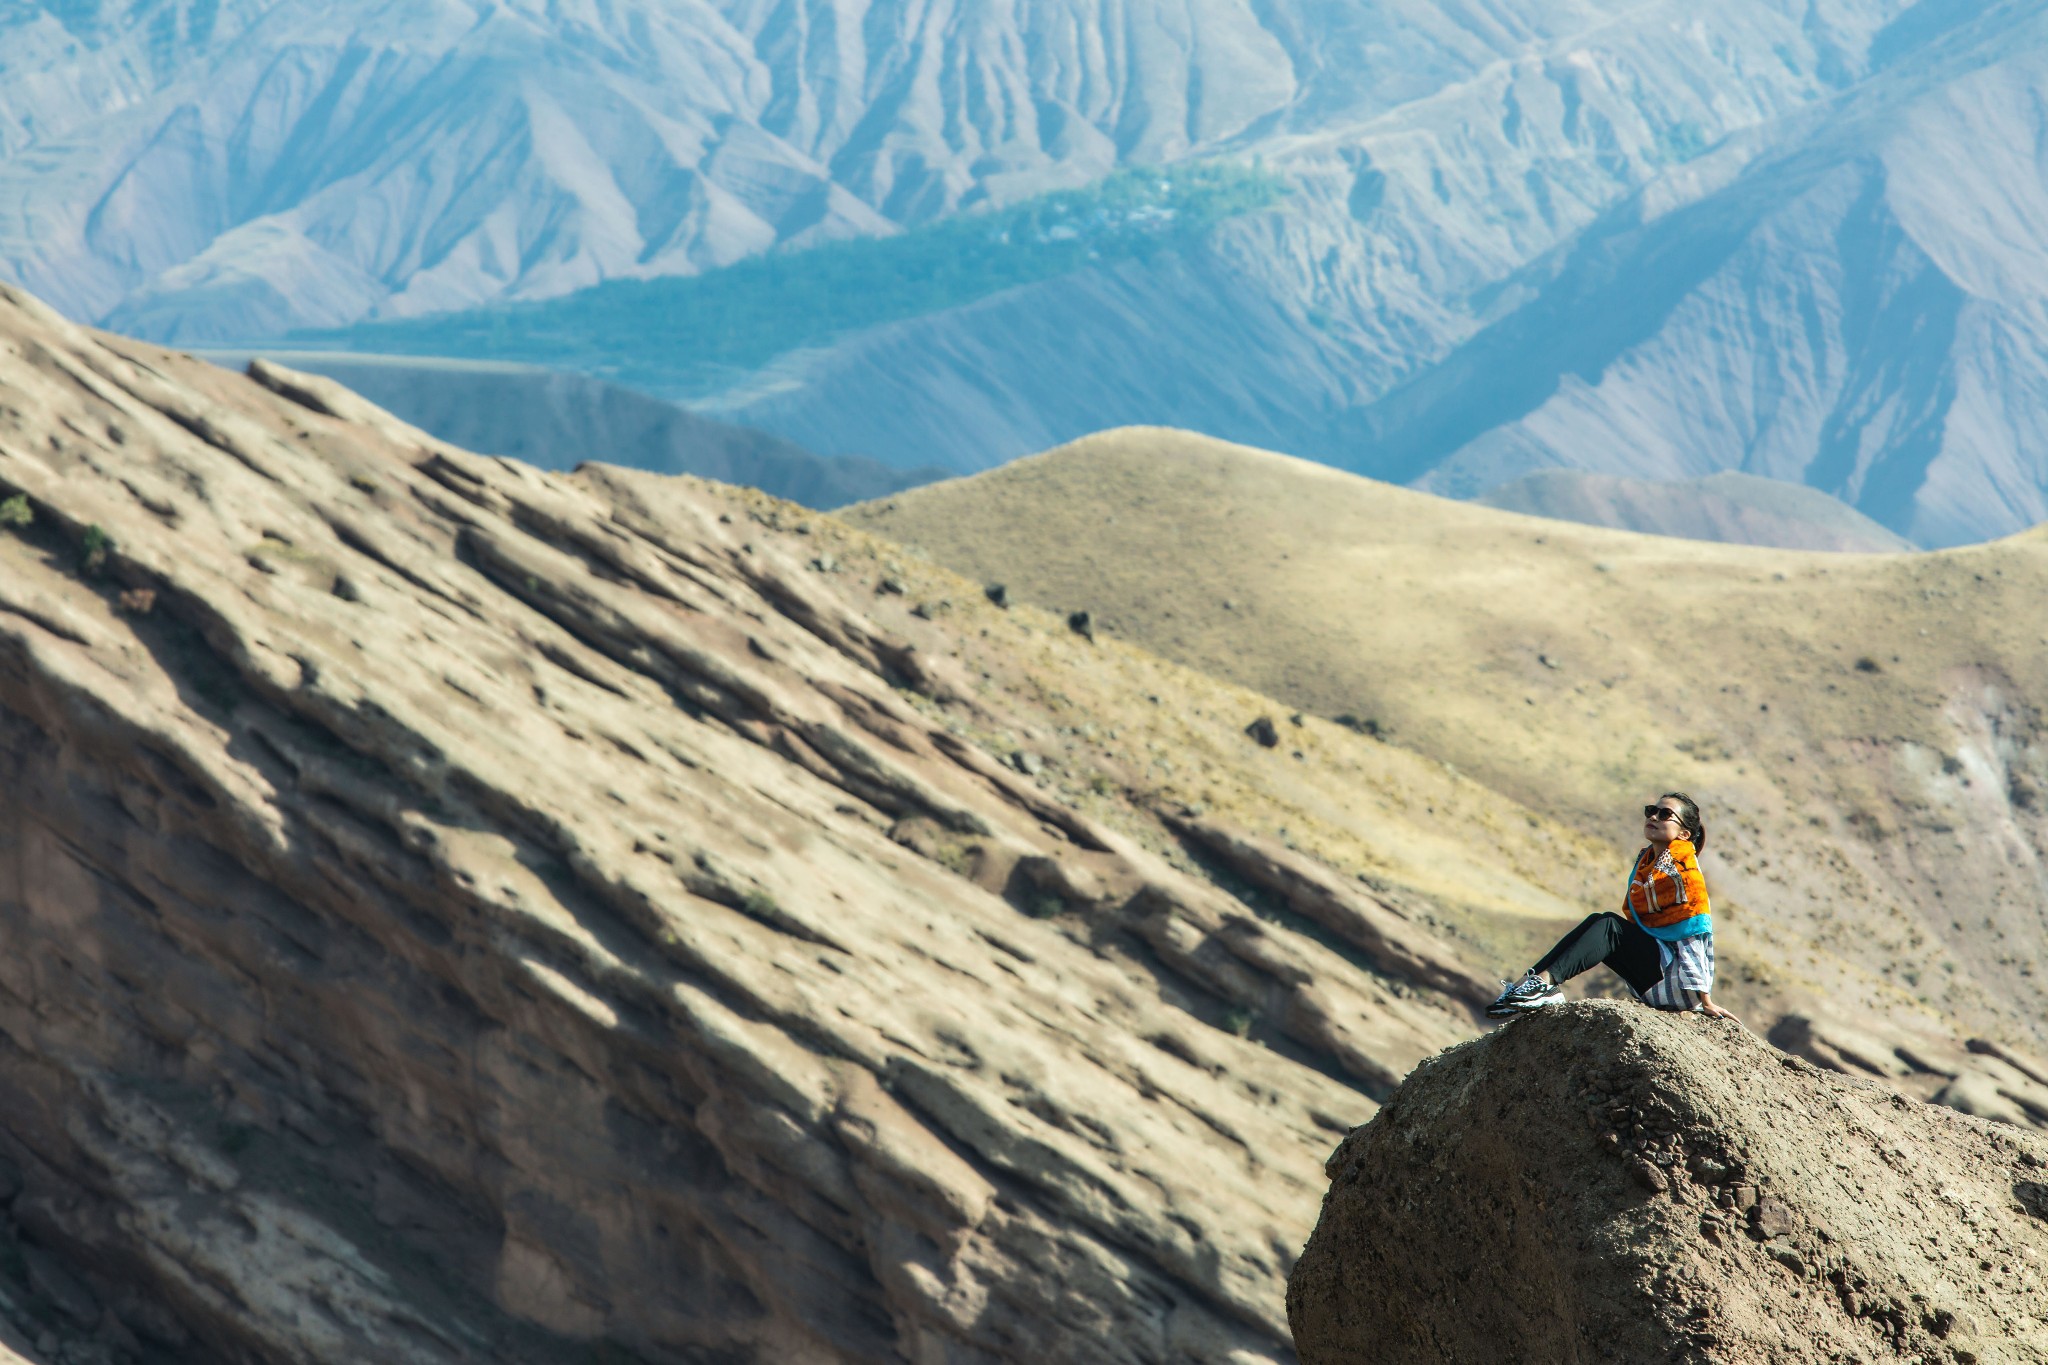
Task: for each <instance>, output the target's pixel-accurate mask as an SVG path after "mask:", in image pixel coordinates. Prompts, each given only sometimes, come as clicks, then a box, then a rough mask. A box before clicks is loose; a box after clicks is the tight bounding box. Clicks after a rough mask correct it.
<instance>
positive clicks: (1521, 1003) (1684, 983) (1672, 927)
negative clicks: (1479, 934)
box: [1486, 792, 1735, 1019]
mask: <svg viewBox="0 0 2048 1365" xmlns="http://www.w3.org/2000/svg"><path fill="white" fill-rule="evenodd" d="M1643 837H1644V838H1646V839H1648V840H1649V841H1650V842H1649V844H1648V846H1647V847H1645V848H1644V849H1643V851H1642V852H1641V853H1638V854H1637V855H1636V864H1635V867H1634V868H1633V869H1632V870H1631V871H1630V873H1629V879H1628V898H1627V900H1626V901H1624V902H1623V906H1622V908H1623V909H1624V910H1626V911H1627V912H1628V913H1627V915H1626V917H1624V916H1622V915H1616V914H1612V913H1609V912H1607V911H1604V910H1603V911H1601V912H1600V913H1599V914H1597V915H1588V916H1586V918H1585V920H1584V921H1583V922H1581V923H1580V925H1579V927H1578V928H1576V929H1574V930H1572V931H1571V932H1570V933H1568V934H1566V935H1565V936H1564V937H1563V938H1561V939H1559V940H1558V941H1557V946H1556V947H1555V948H1552V949H1551V950H1550V951H1549V952H1547V953H1545V954H1544V955H1543V958H1542V960H1541V961H1539V962H1538V963H1537V964H1536V965H1535V966H1533V967H1531V968H1530V969H1529V971H1528V974H1527V975H1525V976H1523V978H1522V979H1521V980H1520V981H1515V982H1503V983H1502V984H1503V985H1504V986H1506V987H1507V989H1505V990H1503V991H1502V992H1501V993H1500V998H1499V999H1497V1000H1495V1001H1494V1002H1493V1003H1492V1004H1491V1005H1488V1006H1487V1007H1486V1012H1487V1013H1488V1014H1489V1015H1491V1016H1493V1017H1494V1018H1496V1019H1505V1018H1507V1017H1509V1016H1510V1015H1515V1014H1527V1013H1528V1012H1529V1011H1531V1010H1537V1009H1541V1008H1543V1006H1545V1005H1548V1004H1550V1003H1552V1002H1553V1001H1556V1000H1561V999H1563V998H1564V992H1563V991H1561V990H1560V989H1558V988H1559V987H1560V986H1562V985H1563V984H1564V983H1565V982H1567V981H1569V980H1571V979H1572V978H1573V977H1575V976H1577V975H1578V974H1579V973H1580V972H1583V971H1588V970H1590V969H1591V968H1593V967H1594V966H1597V965H1598V964H1600V963H1602V962H1604V963H1606V964H1607V965H1608V966H1610V967H1612V968H1613V969H1614V971H1615V974H1616V975H1617V976H1619V977H1620V978H1621V979H1622V980H1623V981H1625V982H1627V983H1628V988H1629V990H1630V991H1632V992H1633V993H1634V994H1635V997H1636V999H1638V1000H1640V1001H1642V1002H1643V1003H1644V1004H1646V1005H1654V1006H1655V1007H1656V1008H1658V1009H1660V1010H1698V1011H1699V1012H1700V1013H1702V1014H1708V1015H1712V1016H1713V1017H1714V1018H1716V1019H1733V1018H1734V1017H1735V1016H1734V1015H1732V1014H1730V1013H1729V1012H1728V1011H1727V1010H1724V1009H1722V1008H1721V1007H1720V1006H1719V1005H1717V1004H1715V1003H1714V999H1713V996H1712V994H1711V992H1712V991H1713V989H1714V920H1713V914H1712V910H1711V907H1710V906H1709V905H1708V904H1707V883H1706V879H1705V878H1703V877H1702V876H1700V860H1699V851H1700V850H1701V849H1703V848H1705V847H1706V846H1707V826H1706V823H1705V822H1704V821H1703V820H1701V819H1700V808H1699V806H1698V804H1697V803H1695V802H1694V801H1693V799H1692V798H1691V797H1689V796H1687V795H1686V794H1685V793H1684V792H1666V793H1665V794H1664V795H1662V796H1660V797H1658V798H1657V804H1655V805H1653V806H1644V807H1643ZM1546 974H1547V975H1548V978H1549V979H1548V980H1545V976H1546Z"/></svg>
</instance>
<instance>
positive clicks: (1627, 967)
mask: <svg viewBox="0 0 2048 1365" xmlns="http://www.w3.org/2000/svg"><path fill="white" fill-rule="evenodd" d="M1602 963H1605V964H1606V965H1608V966H1609V967H1612V968H1613V969H1614V971H1615V973H1616V975H1618V976H1620V977H1621V979H1622V980H1624V981H1626V982H1628V984H1629V985H1631V986H1633V987H1634V988H1635V989H1636V990H1638V991H1646V990H1648V989H1650V987H1652V986H1654V985H1656V984H1657V983H1658V982H1659V981H1661V980H1663V979H1664V967H1663V962H1662V959H1661V958H1660V957H1659V956H1658V953H1657V940H1656V939H1654V938H1652V937H1651V936H1650V935H1649V934H1648V933H1646V932H1644V930H1643V929H1642V927H1641V926H1640V925H1637V924H1635V923H1633V922H1631V921H1629V920H1625V919H1623V918H1622V917H1621V916H1620V915H1616V914H1613V913H1611V912H1609V911H1605V910H1603V911H1601V912H1600V913H1599V914H1597V915H1588V916H1586V918H1585V919H1584V920H1582V921H1580V923H1579V927H1578V928H1576V929H1574V930H1572V931H1571V932H1570V933H1568V934H1566V935H1565V936H1564V937H1563V938H1561V939H1559V940H1558V941H1557V946H1556V947H1555V948H1552V949H1551V950H1550V951H1549V952H1547V953H1545V954H1544V955H1543V957H1542V959H1541V960H1540V961H1538V962H1537V964H1536V965H1535V966H1534V967H1532V968H1531V969H1530V970H1531V971H1534V972H1538V973H1541V972H1549V973H1550V979H1551V980H1552V981H1555V982H1556V983H1557V984H1558V985H1560V986H1561V985H1563V984H1564V983H1565V982H1567V981H1569V980H1571V979H1572V978H1573V977H1575V976H1577V975H1578V974H1579V973H1581V972H1586V971H1591V970H1592V969H1593V968H1594V967H1597V966H1599V965H1600V964H1602Z"/></svg>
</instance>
